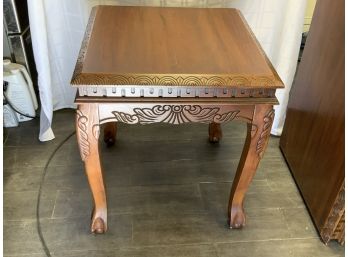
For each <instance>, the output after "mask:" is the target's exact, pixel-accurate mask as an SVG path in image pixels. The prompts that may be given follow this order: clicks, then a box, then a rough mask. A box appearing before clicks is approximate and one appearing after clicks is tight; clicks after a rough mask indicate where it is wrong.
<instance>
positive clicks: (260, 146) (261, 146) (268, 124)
mask: <svg viewBox="0 0 348 257" xmlns="http://www.w3.org/2000/svg"><path fill="white" fill-rule="evenodd" d="M273 119H274V110H273V109H271V110H270V111H269V112H268V113H267V114H266V116H265V117H264V118H263V122H264V123H263V127H262V131H261V134H260V138H259V140H258V141H257V145H256V152H257V153H258V155H259V157H260V158H262V156H263V153H264V151H265V147H266V142H267V137H268V135H269V134H270V130H271V128H272V123H273Z"/></svg>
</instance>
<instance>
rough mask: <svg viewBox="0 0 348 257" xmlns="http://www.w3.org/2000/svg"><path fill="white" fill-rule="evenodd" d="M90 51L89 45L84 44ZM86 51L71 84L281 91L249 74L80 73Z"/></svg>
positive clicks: (278, 84)
mask: <svg viewBox="0 0 348 257" xmlns="http://www.w3.org/2000/svg"><path fill="white" fill-rule="evenodd" d="M85 45H86V46H85V47H86V49H87V44H86V43H85ZM86 49H84V50H83V49H82V48H81V53H82V54H83V56H82V55H81V56H79V58H78V61H77V62H78V64H76V67H78V68H79V69H75V72H74V76H73V78H72V80H71V84H72V85H161V86H236V87H240V86H243V87H246V88H248V87H268V88H282V87H283V85H282V83H281V82H279V81H278V80H276V79H275V78H274V77H273V76H266V75H260V76H252V75H248V74H99V73H98V74H94V73H81V71H82V62H83V59H84V54H85V51H86Z"/></svg>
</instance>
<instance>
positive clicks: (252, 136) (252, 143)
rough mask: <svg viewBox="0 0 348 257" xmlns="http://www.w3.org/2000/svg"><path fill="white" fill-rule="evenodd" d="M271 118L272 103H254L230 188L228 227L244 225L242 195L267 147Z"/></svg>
mask: <svg viewBox="0 0 348 257" xmlns="http://www.w3.org/2000/svg"><path fill="white" fill-rule="evenodd" d="M273 118H274V111H273V106H272V105H266V104H261V105H255V110H254V116H253V119H252V123H248V131H247V136H246V140H245V144H244V149H243V152H242V156H241V159H240V161H239V165H238V168H237V172H236V175H235V178H234V181H233V185H232V189H231V195H230V200H229V205H228V219H229V220H228V222H229V226H230V228H241V227H243V226H244V225H245V214H244V209H243V201H244V196H245V193H246V191H247V189H248V186H249V184H250V182H251V181H252V179H253V177H254V175H255V172H256V169H257V166H258V164H259V162H260V160H261V158H262V155H263V153H264V151H265V149H266V147H267V143H268V139H269V136H270V132H271V127H272V123H273Z"/></svg>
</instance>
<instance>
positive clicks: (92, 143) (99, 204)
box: [76, 103, 107, 234]
mask: <svg viewBox="0 0 348 257" xmlns="http://www.w3.org/2000/svg"><path fill="white" fill-rule="evenodd" d="M76 133H77V139H78V143H79V146H80V153H81V158H82V160H83V161H84V162H85V170H86V174H87V177H88V182H89V185H90V187H91V190H92V195H93V199H94V209H93V213H92V224H91V231H92V233H98V234H100V233H104V232H105V231H106V230H107V206H106V194H105V186H104V180H103V171H102V167H101V164H100V156H99V143H98V139H99V110H98V104H93V103H90V104H80V105H79V106H78V110H77V115H76Z"/></svg>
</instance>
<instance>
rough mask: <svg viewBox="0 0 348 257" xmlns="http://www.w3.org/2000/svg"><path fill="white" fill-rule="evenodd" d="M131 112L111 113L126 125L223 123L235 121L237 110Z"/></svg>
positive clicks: (188, 107) (166, 107)
mask: <svg viewBox="0 0 348 257" xmlns="http://www.w3.org/2000/svg"><path fill="white" fill-rule="evenodd" d="M133 112H134V114H129V113H124V112H119V111H113V112H112V113H113V115H114V116H115V117H116V120H117V121H119V122H123V123H128V124H137V123H139V124H151V123H157V122H164V123H170V124H182V123H188V122H199V123H209V122H215V123H223V122H227V121H230V120H233V119H235V118H236V117H237V115H238V113H239V111H238V110H231V111H227V112H224V113H220V107H201V106H199V105H155V106H154V107H152V108H134V109H133Z"/></svg>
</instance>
